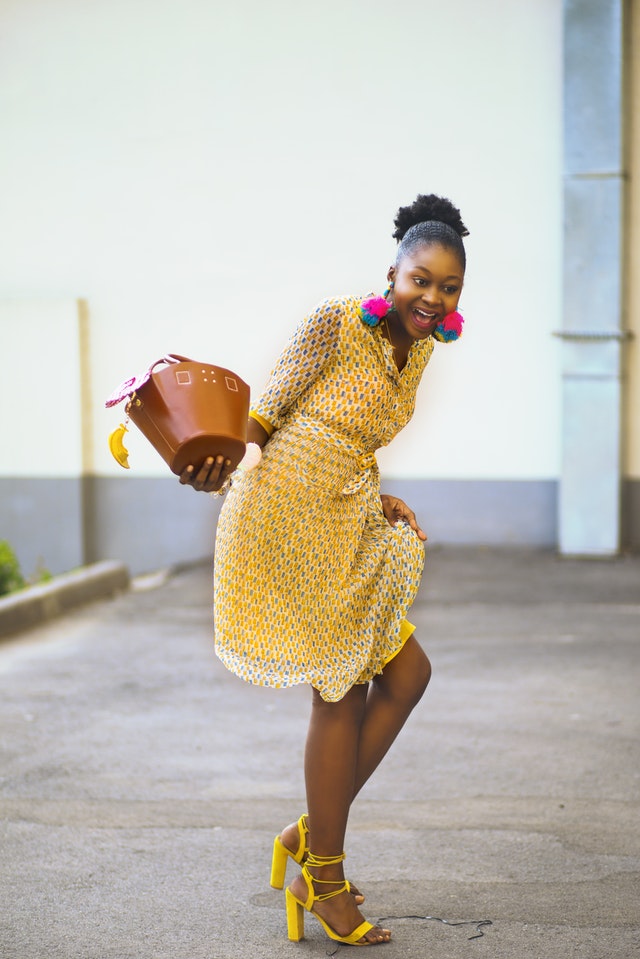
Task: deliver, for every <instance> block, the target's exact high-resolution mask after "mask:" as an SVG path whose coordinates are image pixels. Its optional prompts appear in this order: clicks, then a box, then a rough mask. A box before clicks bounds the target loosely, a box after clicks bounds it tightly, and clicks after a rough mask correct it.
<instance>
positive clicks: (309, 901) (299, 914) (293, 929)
mask: <svg viewBox="0 0 640 959" xmlns="http://www.w3.org/2000/svg"><path fill="white" fill-rule="evenodd" d="M344 858H345V854H344V853H341V855H339V856H314V855H313V853H312V852H310V853H308V855H307V859H306V862H305V864H304V866H303V867H302V878H303V879H304V881H305V882H306V884H307V898H306V900H305V901H304V902H303V901H302V900H301V899H298V897H297V896H295V895H294V894H293V893H292V892H291V889H290V888H287V891H286V893H285V902H286V907H287V933H288V936H289V939H290V940H291V942H300V940H301V939H304V912H305V909H306V911H307V912H310V913H311V914H312V915H313V916H315V918H316V919H317V920H318V922H319V923H320V925H321V926H322V928H323V929H324V931H325V932H326V934H327V935H328V936H329V938H330V939H333V940H334V941H335V942H343V943H345V945H349V946H377V945H381V944H382V942H386V941H387V940H386V939H382V940H380V941H379V942H369V940H368V939H365V941H364V942H360V940H361V939H362V938H363V936H365V935H366V934H367V933H368V932H369V930H370V929H373V928H374V926H373V923H371V922H367V921H366V920H365V921H364V922H361V923H360V925H359V926H356V928H355V929H354V930H353V932H350V933H349V935H348V936H340V935H338V933H337V932H336V931H335V929H332V928H331V926H330V925H329V924H328V923H327V922H325V920H324V919H323V918H322V916H319V915H318V913H317V912H315V911H314V909H313V904H314V903H315V902H326V900H327V899H333V897H334V896H339V895H340V893H342V892H349V883H348V882H346V880H345V881H344V882H340V881H339V880H335V879H334V880H331V879H315V878H314V877H313V876H312V875H311V873H310V872H309V868H308V867H309V866H311V867H312V868H314V867H315V868H319V867H321V866H334V865H337V864H338V863H340V862H342V861H343V860H344ZM314 882H315V883H325V884H326V885H328V886H335V885H338V888H337V889H333V890H332V891H331V892H321V893H319V894H318V895H316V892H315V889H314V888H313V884H314Z"/></svg>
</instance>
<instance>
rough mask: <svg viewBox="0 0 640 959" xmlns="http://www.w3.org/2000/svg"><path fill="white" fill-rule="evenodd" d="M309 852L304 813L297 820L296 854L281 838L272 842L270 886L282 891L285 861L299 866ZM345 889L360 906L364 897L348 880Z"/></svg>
mask: <svg viewBox="0 0 640 959" xmlns="http://www.w3.org/2000/svg"><path fill="white" fill-rule="evenodd" d="M308 852H309V820H308V818H307V814H306V813H304V814H303V815H302V816H300V819H298V849H297V852H291V850H290V849H288V848H287V846H285V844H284V843H283V841H282V836H276V838H275V839H274V840H273V855H272V857H271V880H270V884H271V886H273V888H274V889H283V888H284V881H285V878H286V875H287V860H288V859H293V861H294V862H297V863H298V865H299V866H301V865H302V863H303V862H304V860H305V857H306V856H307V854H308ZM346 883H347V889H348V890H349V892H350V893H352V895H353V896H355V900H356V905H357V906H361V905H362V903H363V902H364V896H363V895H362V893H361V892H360V890H359V889H357V888H356V887H355V886H353V885H352V884H351V883H350V882H349V880H348V879H347V880H346Z"/></svg>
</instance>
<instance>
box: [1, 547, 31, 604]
mask: <svg viewBox="0 0 640 959" xmlns="http://www.w3.org/2000/svg"><path fill="white" fill-rule="evenodd" d="M26 585H27V584H26V582H25V579H24V576H23V575H22V573H21V572H20V563H19V562H18V557H17V556H16V554H15V553H14V552H13V550H12V549H11V546H10V545H9V543H8V542H7V541H6V539H0V596H6V594H7V593H13V592H14V591H15V590H16V589H22V588H23V587H24V586H26Z"/></svg>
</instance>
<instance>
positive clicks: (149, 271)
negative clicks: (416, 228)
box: [0, 0, 561, 479]
mask: <svg viewBox="0 0 640 959" xmlns="http://www.w3.org/2000/svg"><path fill="white" fill-rule="evenodd" d="M0 26H1V32H2V38H3V39H2V53H1V56H0V125H1V134H2V150H0V220H1V222H2V224H3V229H2V231H0V262H2V271H1V277H0V296H2V297H16V298H28V299H33V298H43V297H44V298H52V297H62V298H74V299H75V298H77V297H83V298H85V299H86V300H87V301H88V305H89V312H90V339H91V367H92V379H93V382H92V391H93V395H94V397H95V398H96V406H95V409H94V411H93V413H94V420H93V424H92V430H93V436H94V449H95V455H94V457H93V460H92V462H91V463H89V464H88V465H89V468H90V469H91V470H93V471H94V472H96V473H98V474H102V475H108V476H110V475H115V474H116V473H117V472H118V471H119V467H118V466H116V464H115V463H113V461H112V460H111V459H110V456H109V453H108V450H107V446H106V436H107V434H108V432H109V431H110V429H111V428H112V427H113V426H114V425H116V423H117V421H118V419H119V416H118V412H115V413H114V412H113V411H112V412H111V413H108V412H106V411H104V410H103V409H102V408H101V407H100V406H99V405H98V401H100V400H101V399H102V397H104V396H106V395H107V394H108V393H109V392H111V390H112V388H113V387H114V386H115V385H116V384H117V383H118V382H119V381H120V380H121V379H124V378H125V377H127V376H129V375H131V374H132V373H134V372H138V371H140V370H141V369H143V368H144V367H145V366H146V365H147V364H148V363H149V362H150V361H151V360H153V359H155V358H156V357H157V356H159V355H161V354H163V353H164V352H166V351H168V350H169V351H170V350H175V351H178V352H182V353H186V354H192V355H194V356H196V357H197V358H199V359H200V358H201V359H206V360H210V361H213V362H216V363H220V364H222V365H227V366H230V367H232V368H235V369H236V370H237V372H238V373H240V375H242V376H243V377H244V378H245V379H247V380H248V381H249V382H251V383H252V385H253V386H254V388H255V389H256V390H258V389H259V388H260V387H261V386H262V385H263V383H264V380H265V378H266V375H267V373H268V370H269V367H270V365H271V363H272V361H273V360H274V358H275V356H276V354H277V352H278V350H279V348H280V346H281V345H282V343H283V341H284V339H285V338H286V336H287V335H288V334H289V332H290V330H291V329H292V327H293V326H294V325H295V323H296V322H297V320H298V318H299V317H300V316H301V315H302V314H303V313H304V312H305V311H306V310H307V309H309V308H311V307H312V306H313V305H314V304H315V302H317V300H319V299H320V298H322V297H324V296H326V295H330V294H334V293H341V292H358V291H362V292H363V293H366V292H367V291H368V290H370V289H374V288H376V289H381V288H382V286H383V284H384V277H385V274H386V269H387V267H388V265H389V263H390V262H391V260H392V258H393V256H394V247H395V244H394V241H392V240H391V237H390V234H391V231H392V229H393V227H392V218H393V215H394V213H395V210H396V209H397V207H398V206H399V205H400V204H404V203H407V202H410V201H411V200H412V199H413V197H414V196H415V194H416V193H418V192H430V191H435V192H440V193H443V194H445V195H448V196H450V197H451V198H452V199H454V200H455V201H456V202H457V203H459V205H460V206H461V209H462V212H463V216H464V218H465V220H466V221H467V223H468V225H469V227H470V229H471V232H472V236H471V237H470V238H469V240H468V257H469V269H468V276H467V288H466V290H465V293H464V295H463V301H462V307H463V310H464V312H465V313H466V315H467V327H466V330H465V335H464V338H463V340H462V341H461V342H460V343H459V344H456V345H453V346H447V347H442V348H441V349H439V350H438V351H437V356H436V357H435V359H434V360H433V363H432V368H431V369H430V370H429V373H428V376H427V377H426V379H425V382H424V383H423V386H422V388H421V401H420V405H419V415H418V416H417V417H416V418H415V419H414V422H413V423H412V424H411V426H410V427H409V429H408V430H407V431H406V433H405V434H403V435H402V436H401V437H400V438H399V439H398V440H397V442H396V444H394V447H392V448H391V449H390V450H389V451H385V452H384V453H383V454H382V456H381V463H382V466H383V469H384V470H385V471H386V472H387V474H389V475H393V476H399V477H405V476H406V477H433V478H447V477H449V478H475V479H482V478H492V479H538V478H542V479H545V478H552V477H555V476H556V475H557V472H558V459H559V449H558V447H559V375H558V348H557V344H556V341H555V340H553V339H552V337H551V332H552V330H554V329H557V328H559V327H560V319H559V311H560V267H561V257H560V234H561V211H560V201H561V193H560V187H561V162H560V160H561V158H560V145H561V135H560V133H561V128H560V123H561V116H560V109H561V62H560V53H561V0H536V2H535V3H533V2H532V0H485V2H483V3H481V4H480V3H478V2H477V0H449V2H447V3H446V4H443V3H436V2H428V0H395V2H394V3H389V2H387V0H385V2H382V0H368V2H365V0H325V2H324V3H323V4H319V5H311V4H307V3H301V2H299V0H276V2H273V3H269V4H266V3H263V2H261V0H236V2H235V3H234V4H228V3H222V2H217V0H175V2H167V0H164V2H162V0H153V2H151V0H91V2H87V0H56V2H55V3H52V2H50V0H4V2H3V4H2V5H1V6H0ZM34 345H35V346H36V348H37V344H34ZM41 348H42V347H41ZM5 372H7V371H6V370H5ZM7 375H9V376H10V377H12V376H16V377H17V376H18V375H19V374H18V372H17V369H16V368H12V370H10V371H8V373H7ZM129 446H130V450H131V452H132V455H131V463H132V468H133V470H134V471H135V473H136V475H155V474H156V473H157V474H158V475H159V474H162V473H164V471H165V468H164V465H163V464H162V462H161V461H160V460H159V458H158V457H157V454H155V453H154V452H153V450H151V449H150V448H148V447H147V445H146V442H145V441H144V440H143V439H142V437H139V438H137V437H134V436H132V437H131V439H130V442H129Z"/></svg>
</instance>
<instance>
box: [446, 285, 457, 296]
mask: <svg viewBox="0 0 640 959" xmlns="http://www.w3.org/2000/svg"><path fill="white" fill-rule="evenodd" d="M444 292H445V293H446V294H447V296H453V295H454V293H457V292H458V287H457V286H445V288H444Z"/></svg>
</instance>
